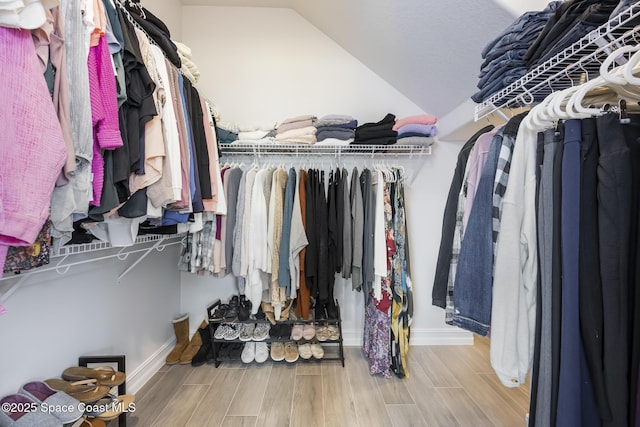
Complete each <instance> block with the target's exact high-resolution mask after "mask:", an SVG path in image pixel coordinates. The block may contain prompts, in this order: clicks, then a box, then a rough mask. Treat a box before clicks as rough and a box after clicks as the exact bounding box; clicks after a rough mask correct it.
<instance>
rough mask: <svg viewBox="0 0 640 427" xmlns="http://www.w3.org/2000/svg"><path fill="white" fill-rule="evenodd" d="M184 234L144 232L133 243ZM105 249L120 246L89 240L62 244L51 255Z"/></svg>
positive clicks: (176, 236) (57, 255) (171, 237)
mask: <svg viewBox="0 0 640 427" xmlns="http://www.w3.org/2000/svg"><path fill="white" fill-rule="evenodd" d="M184 236H185V234H184V233H179V234H145V235H143V236H138V238H137V239H136V242H135V244H134V245H140V244H144V243H151V242H157V241H160V240H170V239H175V238H178V237H179V238H182V237H184ZM106 249H122V248H120V247H114V246H111V244H110V243H109V242H101V241H97V242H91V243H84V244H80V245H67V246H62V247H61V248H59V249H58V250H57V251H52V255H51V257H52V258H55V257H62V256H68V255H78V254H84V253H87V252H96V251H102V250H106Z"/></svg>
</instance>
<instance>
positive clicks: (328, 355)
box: [207, 301, 344, 368]
mask: <svg viewBox="0 0 640 427" xmlns="http://www.w3.org/2000/svg"><path fill="white" fill-rule="evenodd" d="M220 304H221V303H220V302H216V303H215V304H213V305H211V306H210V307H208V308H207V319H208V322H209V333H210V334H211V344H212V347H213V363H214V364H215V367H216V368H217V367H219V366H220V363H222V362H232V361H238V360H240V359H239V358H234V357H221V356H220V355H219V354H218V353H219V351H220V347H221V346H222V344H225V343H230V344H231V343H241V344H244V343H246V342H248V341H242V340H240V339H234V340H226V339H221V338H215V337H214V334H215V331H216V329H217V328H218V327H219V326H220V325H223V324H225V323H226V324H229V323H232V324H238V325H242V324H245V323H251V324H258V323H266V324H269V325H271V323H270V322H269V321H268V320H267V319H260V320H258V319H248V320H239V319H235V320H234V321H232V322H227V321H225V320H213V319H212V313H213V311H214V310H215V309H216V308H217V307H218V306H219V305H220ZM336 308H337V311H338V318H337V319H314V320H279V321H277V324H280V325H295V324H305V325H309V324H313V325H315V326H317V325H318V324H325V323H326V324H335V325H337V326H338V332H339V334H340V337H339V338H338V339H337V340H331V339H328V340H326V341H318V340H317V339H316V337H314V338H313V339H311V340H307V339H304V338H303V339H300V340H297V341H296V340H292V339H291V338H271V337H270V336H267V338H266V339H264V340H263V341H254V342H266V343H267V344H270V343H273V342H281V343H287V342H295V343H296V344H304V343H311V342H317V343H318V344H320V345H321V346H322V347H323V350H325V355H324V356H323V357H322V358H321V359H316V358H314V357H311V358H310V359H303V358H301V357H299V358H298V360H297V361H296V362H295V363H297V362H303V363H313V362H322V361H323V360H324V361H327V360H337V361H339V362H341V363H342V367H343V368H344V346H343V339H342V314H341V311H340V305H339V304H338V301H336ZM328 349H329V350H330V351H327V350H328ZM331 350H333V351H331ZM335 350H337V351H335ZM268 360H271V359H268ZM283 362H284V361H283ZM276 363H277V362H276Z"/></svg>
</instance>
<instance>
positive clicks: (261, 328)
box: [253, 323, 271, 341]
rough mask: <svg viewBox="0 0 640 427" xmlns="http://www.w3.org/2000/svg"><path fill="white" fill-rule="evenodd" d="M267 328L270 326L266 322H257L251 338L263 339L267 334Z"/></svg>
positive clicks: (255, 339)
mask: <svg viewBox="0 0 640 427" xmlns="http://www.w3.org/2000/svg"><path fill="white" fill-rule="evenodd" d="M269 329H271V327H270V326H269V324H268V323H258V324H257V325H256V328H255V329H254V330H253V340H254V341H264V340H266V339H267V337H268V336H269Z"/></svg>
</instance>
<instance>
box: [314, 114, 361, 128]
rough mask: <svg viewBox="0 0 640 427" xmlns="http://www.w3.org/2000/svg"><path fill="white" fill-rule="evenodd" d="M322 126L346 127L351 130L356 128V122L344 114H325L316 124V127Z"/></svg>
mask: <svg viewBox="0 0 640 427" xmlns="http://www.w3.org/2000/svg"><path fill="white" fill-rule="evenodd" d="M323 126H346V127H349V128H351V129H355V128H356V127H358V121H357V120H356V119H354V118H353V117H351V116H348V115H346V114H327V115H326V116H322V117H320V118H319V119H318V121H317V122H316V127H323Z"/></svg>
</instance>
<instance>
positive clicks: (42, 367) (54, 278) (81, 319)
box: [0, 246, 180, 396]
mask: <svg viewBox="0 0 640 427" xmlns="http://www.w3.org/2000/svg"><path fill="white" fill-rule="evenodd" d="M178 247H179V246H172V247H167V248H166V249H165V250H164V251H163V252H159V253H153V254H151V255H149V256H148V257H147V258H146V259H144V260H143V261H142V262H141V263H140V264H138V266H137V267H136V268H134V269H133V270H132V271H131V272H130V273H129V274H128V275H126V276H124V277H123V280H122V282H121V283H117V279H118V275H119V274H120V273H121V272H122V271H124V270H125V269H126V267H127V266H128V265H129V264H131V263H132V262H133V260H134V257H135V256H136V254H131V255H129V257H130V258H128V259H127V260H125V261H124V262H120V261H117V260H116V259H115V258H111V259H109V260H104V261H96V262H92V263H88V264H83V265H80V266H75V267H71V268H70V269H69V271H68V272H67V273H66V274H64V275H60V274H58V273H56V272H45V273H40V274H34V275H32V276H30V277H29V278H28V279H27V281H26V282H25V283H24V284H22V285H20V287H19V288H18V289H17V290H16V291H15V293H14V294H13V295H12V296H10V298H9V299H7V301H6V302H5V304H4V305H5V307H6V309H7V314H5V315H3V316H0V337H1V338H0V339H1V340H2V344H0V378H1V379H2V381H0V396H4V395H6V394H9V393H15V392H17V391H18V388H19V387H20V386H21V385H22V384H24V383H25V382H27V381H29V380H43V379H47V378H55V377H59V376H60V375H61V374H62V371H63V370H64V369H65V368H67V367H69V366H75V365H77V364H78V356H81V355H112V354H116V355H119V354H124V355H126V357H127V359H126V363H127V372H128V374H129V381H128V383H127V384H128V386H129V388H128V391H129V392H135V389H136V388H138V387H139V386H140V385H141V384H142V383H144V381H146V380H147V379H148V378H145V375H148V372H145V373H143V374H140V375H138V378H137V380H136V379H135V377H136V375H135V373H137V372H140V371H141V370H142V369H143V368H144V366H145V364H148V363H149V362H154V360H153V357H154V356H157V357H156V359H157V360H155V362H160V363H163V362H164V360H163V356H164V354H160V353H162V351H163V350H165V349H168V347H170V346H171V344H172V343H171V340H172V339H173V336H174V334H173V329H172V325H171V320H172V319H173V318H174V317H175V316H177V315H178V314H179V310H180V287H179V280H180V276H179V274H178V271H177V267H176V265H177V259H178V253H179V252H178ZM165 353H166V352H165ZM158 367H159V366H156V367H155V370H157V369H158ZM155 370H153V367H152V368H151V371H152V372H151V374H153V372H155ZM132 381H133V383H132ZM136 384H137V385H136Z"/></svg>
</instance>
